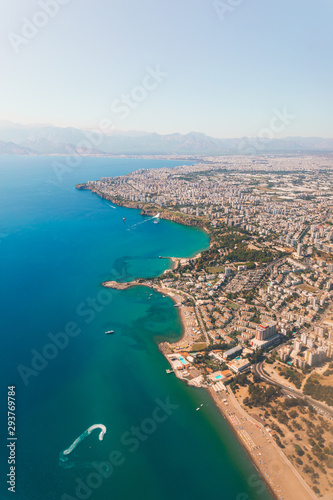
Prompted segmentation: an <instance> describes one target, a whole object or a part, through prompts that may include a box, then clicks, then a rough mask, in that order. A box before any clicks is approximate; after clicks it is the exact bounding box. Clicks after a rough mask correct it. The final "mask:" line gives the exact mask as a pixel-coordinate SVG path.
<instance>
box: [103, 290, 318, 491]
mask: <svg viewBox="0 0 333 500" xmlns="http://www.w3.org/2000/svg"><path fill="white" fill-rule="evenodd" d="M103 286H105V287H107V288H114V289H118V290H126V289H128V288H130V287H133V286H147V287H149V288H152V289H154V290H156V291H157V292H159V293H161V294H162V295H166V296H168V297H170V298H171V300H173V302H174V303H175V305H176V306H177V307H178V311H179V316H180V319H181V324H182V331H183V334H182V337H181V339H179V340H178V341H177V342H175V343H172V344H169V343H168V342H163V343H161V344H160V345H159V349H160V351H161V352H162V353H163V355H164V356H165V357H166V359H167V360H168V362H169V363H170V365H171V367H172V368H173V371H174V373H175V375H176V376H177V377H178V378H179V379H181V380H183V381H184V382H187V383H189V384H190V385H193V386H200V387H203V388H205V389H206V390H207V391H208V393H209V394H210V396H211V398H212V400H213V401H214V403H215V404H216V406H217V408H218V409H219V411H220V412H221V414H222V415H223V417H224V418H225V419H226V421H227V422H228V424H229V426H230V428H231V430H232V432H233V433H234V435H235V436H236V438H237V439H238V440H239V442H240V443H241V445H242V447H243V448H244V449H245V451H246V453H247V454H248V456H249V457H250V459H251V461H252V462H253V464H254V466H255V467H256V469H257V471H258V473H259V474H260V476H261V478H262V480H263V481H264V482H265V484H266V485H267V487H268V488H269V490H270V491H271V493H272V495H273V496H274V497H275V498H276V500H282V499H283V500H295V499H296V498H301V499H302V500H314V499H315V498H317V497H316V495H315V494H314V493H313V492H312V490H311V489H310V487H309V486H308V485H307V484H306V483H305V481H304V480H303V478H302V477H301V476H300V474H299V473H298V472H297V471H296V469H295V468H294V466H293V465H292V464H291V462H290V461H289V460H288V458H287V457H286V456H285V455H284V453H283V452H282V451H281V450H280V449H279V447H278V445H277V444H276V443H275V441H274V438H273V437H272V436H271V435H270V434H269V432H268V431H267V430H266V429H265V427H264V426H263V425H262V423H261V422H260V420H259V419H258V421H257V420H256V419H255V418H253V416H250V415H249V414H248V413H247V412H246V411H245V410H244V409H243V408H242V407H241V406H240V404H239V402H238V401H237V399H236V397H235V395H234V394H233V393H232V391H231V390H230V389H229V388H226V387H225V386H224V385H223V384H221V383H220V384H219V385H211V386H209V387H208V386H207V385H205V384H203V383H202V382H203V377H202V376H201V375H200V372H198V370H196V369H190V370H189V371H186V370H185V371H184V370H177V369H174V366H173V363H172V362H171V359H172V357H173V356H174V354H173V353H177V351H178V352H183V351H186V350H187V349H188V348H190V346H191V345H192V344H193V343H194V342H195V341H196V337H198V333H196V332H198V331H199V330H200V325H199V324H198V321H197V319H196V315H195V309H194V307H190V306H185V305H183V304H182V302H183V300H184V299H185V298H186V297H185V295H184V294H183V293H182V292H179V291H176V290H173V289H169V288H165V287H164V288H161V287H159V286H157V285H153V284H147V283H139V282H137V281H133V282H131V283H116V282H105V283H103ZM189 372H190V373H189Z"/></svg>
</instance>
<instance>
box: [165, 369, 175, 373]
mask: <svg viewBox="0 0 333 500" xmlns="http://www.w3.org/2000/svg"><path fill="white" fill-rule="evenodd" d="M165 371H166V372H167V373H173V370H169V369H168V370H165Z"/></svg>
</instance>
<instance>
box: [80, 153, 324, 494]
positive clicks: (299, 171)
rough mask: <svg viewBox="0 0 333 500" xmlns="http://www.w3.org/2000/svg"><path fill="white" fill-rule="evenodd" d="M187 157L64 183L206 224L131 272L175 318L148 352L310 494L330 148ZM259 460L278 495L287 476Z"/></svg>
mask: <svg viewBox="0 0 333 500" xmlns="http://www.w3.org/2000/svg"><path fill="white" fill-rule="evenodd" d="M184 159H185V158H184ZM195 160H196V161H197V163H195V164H193V165H190V166H188V165H184V166H179V167H176V168H162V169H152V170H149V169H147V170H146V169H141V170H138V171H136V172H133V173H130V174H127V175H125V176H121V177H113V178H102V179H100V180H99V181H90V182H88V183H87V184H85V185H78V186H77V187H78V188H79V189H90V190H91V191H92V192H95V193H97V194H98V195H99V196H101V197H103V198H106V199H108V200H110V201H111V202H113V203H115V204H118V205H122V206H126V207H131V208H138V209H140V210H141V213H142V215H144V216H150V217H153V218H154V219H155V222H159V220H160V219H167V220H173V221H176V222H179V223H181V224H186V225H191V226H197V227H199V228H202V229H203V230H205V231H206V232H207V233H208V234H209V237H210V247H209V249H208V250H206V251H203V252H201V253H200V254H198V255H196V256H195V257H193V258H190V259H179V258H173V259H172V260H173V267H172V269H171V270H167V271H166V272H165V273H164V275H163V276H161V277H159V278H152V279H150V280H138V282H139V283H140V284H143V285H147V286H150V287H152V288H156V289H157V290H159V291H162V293H164V294H167V295H169V296H171V297H172V298H173V300H174V301H175V307H178V308H179V311H180V314H181V317H182V321H183V325H184V336H183V338H182V339H181V340H180V341H179V342H177V343H174V344H172V343H168V342H164V343H162V344H161V345H160V349H161V350H162V352H163V353H164V355H165V356H166V358H167V359H168V361H169V363H170V366H171V369H170V371H173V372H174V373H175V374H176V375H177V376H178V377H179V378H181V379H183V380H185V381H186V382H187V383H189V384H190V385H194V386H198V387H200V386H201V387H205V388H207V389H208V390H209V391H210V393H211V394H212V396H213V397H214V399H215V401H216V402H217V404H218V406H219V407H220V409H221V411H222V413H223V414H224V415H225V416H226V418H227V419H228V421H229V423H230V424H231V425H232V426H233V428H234V429H235V431H236V432H237V433H238V434H239V437H240V439H241V440H242V441H243V442H244V446H245V447H246V448H247V449H248V451H249V452H250V453H251V455H252V456H253V459H254V461H255V462H256V463H257V464H258V466H259V467H260V468H261V469H262V468H264V470H265V467H264V465H263V464H264V463H269V462H271V461H272V460H277V461H278V462H279V463H280V465H281V467H284V468H285V474H286V475H288V474H294V476H295V475H296V477H297V478H298V481H299V484H298V490H297V491H302V492H303V494H304V496H303V497H304V498H310V497H313V492H314V493H315V495H316V496H321V497H323V498H324V497H325V495H327V494H328V493H329V492H330V491H332V487H333V473H332V471H333V439H332V434H333V425H332V422H333V410H332V406H333V389H332V382H333V307H332V306H333V301H332V299H333V290H332V289H333V280H332V272H333V189H332V188H333V175H332V173H333V157H332V156H331V155H312V156H311V155H284V156H275V155H262V156H257V157H243V156H230V157H229V156H225V157H217V158H214V157H197V158H195ZM161 257H162V256H161ZM163 257H164V256H163ZM118 285H119V283H118V284H117V283H114V282H109V283H105V286H110V287H117V286H118ZM314 439H315V441H314ZM281 451H282V452H283V457H284V461H283V460H282V459H281ZM265 454H266V455H265ZM269 469H270V478H269V482H270V483H271V486H272V489H273V490H274V491H275V492H276V493H277V494H278V495H279V498H283V494H284V495H287V494H288V492H287V493H286V488H288V487H287V486H286V485H285V484H283V483H282V482H281V479H278V478H277V477H275V476H274V470H272V468H271V467H270V468H269ZM266 475H267V474H266ZM289 493H290V492H289ZM298 497H299V498H300V496H298ZM303 497H302V498H303ZM288 498H289V497H288ZM327 498H330V497H328V496H327Z"/></svg>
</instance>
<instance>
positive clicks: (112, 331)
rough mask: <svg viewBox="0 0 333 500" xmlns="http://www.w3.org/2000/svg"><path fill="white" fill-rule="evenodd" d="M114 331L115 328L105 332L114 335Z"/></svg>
mask: <svg viewBox="0 0 333 500" xmlns="http://www.w3.org/2000/svg"><path fill="white" fill-rule="evenodd" d="M113 333H115V331H114V330H109V331H107V332H105V335H112V334H113Z"/></svg>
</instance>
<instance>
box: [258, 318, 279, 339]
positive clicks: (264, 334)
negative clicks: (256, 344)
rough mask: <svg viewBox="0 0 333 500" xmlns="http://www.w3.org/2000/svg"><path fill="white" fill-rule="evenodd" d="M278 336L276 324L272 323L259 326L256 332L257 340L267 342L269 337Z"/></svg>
mask: <svg viewBox="0 0 333 500" xmlns="http://www.w3.org/2000/svg"><path fill="white" fill-rule="evenodd" d="M275 334H276V323H275V322H274V321H271V322H270V323H264V324H262V325H259V326H258V327H257V330H256V339H257V340H266V339H268V338H269V337H273V335H275Z"/></svg>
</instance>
